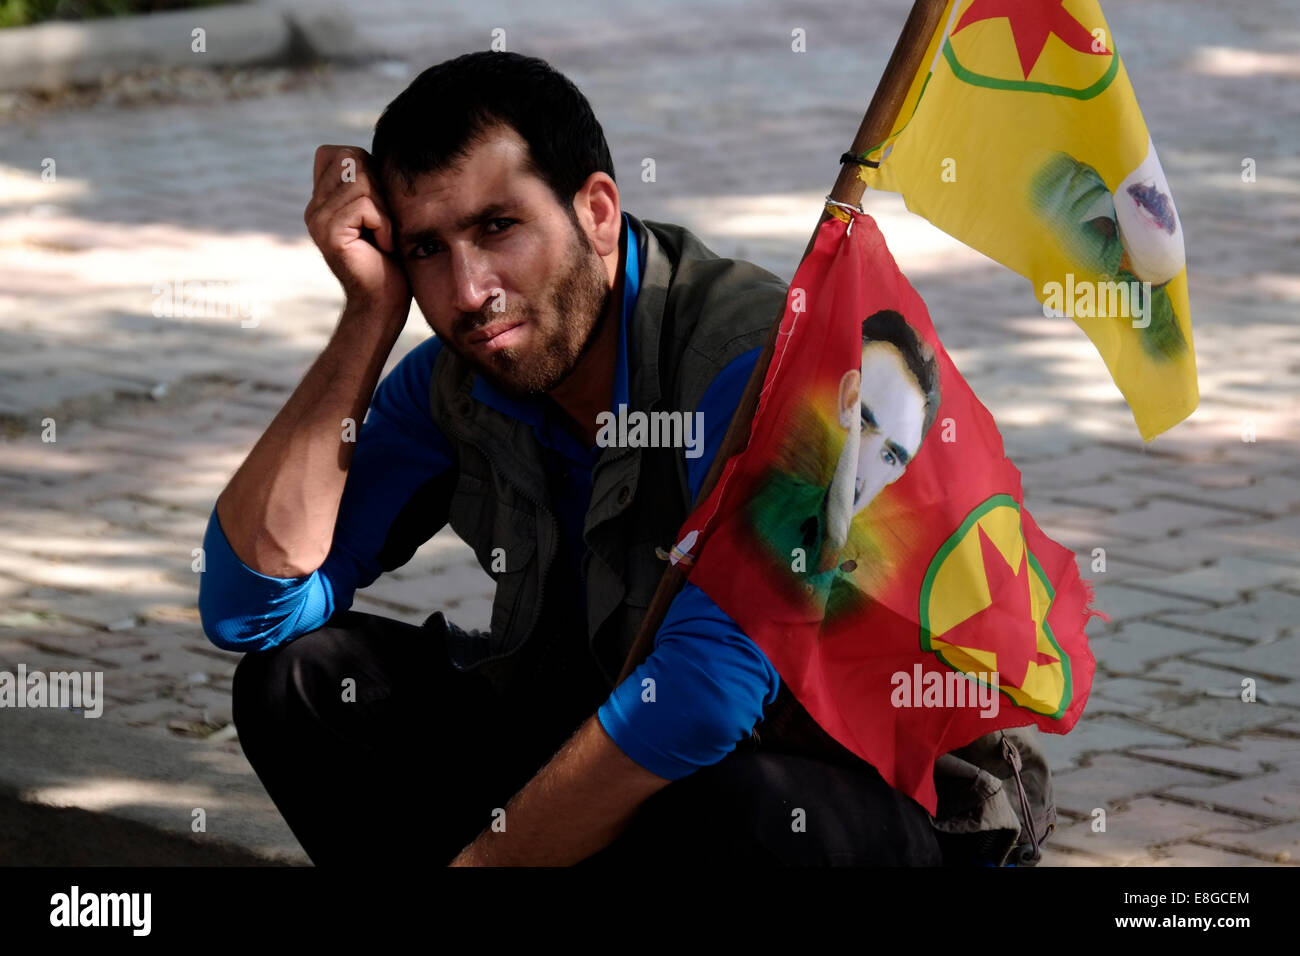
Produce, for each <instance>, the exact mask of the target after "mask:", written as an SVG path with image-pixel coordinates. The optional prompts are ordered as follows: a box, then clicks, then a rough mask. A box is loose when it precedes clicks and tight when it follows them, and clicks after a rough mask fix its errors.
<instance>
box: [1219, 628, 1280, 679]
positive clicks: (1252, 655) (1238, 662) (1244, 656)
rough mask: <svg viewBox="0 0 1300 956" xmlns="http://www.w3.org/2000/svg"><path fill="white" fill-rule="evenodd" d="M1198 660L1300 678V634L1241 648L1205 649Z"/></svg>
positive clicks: (1262, 673)
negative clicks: (1226, 650)
mask: <svg viewBox="0 0 1300 956" xmlns="http://www.w3.org/2000/svg"><path fill="white" fill-rule="evenodd" d="M1194 659H1196V660H1200V661H1203V662H1205V663H1207V664H1218V665H1221V666H1225V667H1233V668H1240V669H1241V670H1242V672H1243V673H1246V674H1259V675H1261V676H1265V677H1280V678H1284V679H1287V680H1300V636H1296V637H1285V638H1282V639H1281V640H1278V641H1274V642H1272V643H1270V644H1259V645H1256V646H1255V647H1251V648H1247V649H1245V650H1241V651H1230V652H1224V651H1201V652H1199V653H1197V654H1196V655H1194Z"/></svg>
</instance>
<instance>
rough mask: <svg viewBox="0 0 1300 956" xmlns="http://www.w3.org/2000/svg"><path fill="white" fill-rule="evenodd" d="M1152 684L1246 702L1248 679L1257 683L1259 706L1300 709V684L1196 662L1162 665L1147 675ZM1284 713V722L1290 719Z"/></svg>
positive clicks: (1175, 662)
mask: <svg viewBox="0 0 1300 956" xmlns="http://www.w3.org/2000/svg"><path fill="white" fill-rule="evenodd" d="M1146 676H1147V677H1149V678H1151V679H1152V680H1174V681H1178V682H1179V683H1180V684H1181V685H1182V686H1183V687H1184V688H1186V689H1187V690H1188V691H1189V693H1195V694H1196V695H1198V696H1200V695H1204V696H1207V697H1215V698H1219V699H1222V700H1235V701H1242V702H1243V703H1245V701H1244V700H1243V697H1242V695H1243V694H1244V693H1245V690H1246V685H1245V684H1244V683H1243V681H1244V680H1245V679H1247V678H1249V679H1251V680H1253V681H1254V682H1255V685H1254V694H1255V703H1258V704H1260V705H1262V706H1268V707H1274V708H1278V707H1280V708H1292V709H1295V708H1300V681H1286V680H1278V679H1275V678H1269V677H1265V676H1263V675H1260V674H1252V673H1250V672H1248V671H1244V670H1242V669H1241V668H1239V667H1232V666H1224V665H1220V664H1215V665H1213V666H1211V665H1208V664H1203V663H1200V662H1197V661H1195V660H1183V659H1181V658H1175V659H1173V660H1166V661H1161V662H1160V663H1159V664H1157V665H1156V666H1155V667H1154V668H1152V669H1151V670H1150V671H1149V672H1148V673H1147V675H1146ZM1286 716H1287V715H1286V712H1285V710H1283V718H1284V719H1285V717H1286Z"/></svg>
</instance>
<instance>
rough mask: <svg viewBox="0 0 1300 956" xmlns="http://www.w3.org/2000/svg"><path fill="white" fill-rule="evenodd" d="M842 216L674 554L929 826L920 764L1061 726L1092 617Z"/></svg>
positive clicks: (928, 342) (1069, 565) (1086, 670)
mask: <svg viewBox="0 0 1300 956" xmlns="http://www.w3.org/2000/svg"><path fill="white" fill-rule="evenodd" d="M845 215H846V219H841V218H838V217H832V218H830V219H828V220H827V221H826V222H825V223H823V224H822V226H821V227H820V229H819V230H818V234H817V241H816V243H815V245H814V248H813V250H812V252H811V253H810V254H809V255H808V256H807V257H806V258H805V259H804V261H803V263H802V264H801V265H800V267H799V270H798V272H797V273H796V275H795V279H794V282H793V283H792V284H791V287H790V292H789V294H788V296H787V300H786V311H785V315H784V317H783V318H782V321H781V334H780V336H779V338H778V341H777V346H776V351H775V352H774V354H773V357H772V363H771V366H770V367H769V369H768V373H767V377H766V379H765V380H764V383H763V391H762V395H761V398H760V400H759V405H758V411H757V413H756V416H755V419H754V425H753V430H752V433H751V435H750V440H749V444H748V446H747V447H746V449H745V451H744V452H743V453H742V454H740V455H737V456H736V457H734V458H732V459H731V461H729V462H728V464H727V466H726V468H725V469H724V471H723V474H722V478H721V480H720V481H719V482H718V484H717V485H716V486H715V487H714V489H713V491H712V493H711V494H710V495H709V496H708V498H706V499H705V500H704V501H703V502H702V503H701V504H700V506H699V507H698V508H696V509H695V511H694V512H692V514H691V515H690V517H689V518H687V520H686V523H685V524H684V525H683V526H682V530H681V534H680V535H679V539H680V541H679V544H678V546H677V549H676V550H677V554H678V555H682V554H688V553H689V554H695V555H698V557H697V558H695V559H694V561H693V565H692V566H691V569H690V580H691V581H692V583H694V584H696V585H697V586H698V587H700V588H701V589H702V590H704V591H705V592H706V593H707V594H708V595H709V596H710V597H711V598H712V599H713V600H714V601H715V602H716V603H717V604H718V606H719V607H720V608H722V610H723V611H725V612H726V613H727V614H729V615H730V616H731V617H732V618H733V619H735V621H736V622H737V623H738V624H739V625H740V627H741V628H742V629H743V630H744V632H745V633H746V634H747V635H749V637H750V638H751V639H752V640H753V641H754V642H755V643H757V644H758V646H759V647H761V648H762V649H763V651H764V653H765V654H767V656H768V658H769V659H770V660H771V661H772V664H773V666H775V667H776V669H777V671H778V673H779V674H780V675H781V678H782V680H784V681H785V682H786V683H787V684H788V685H789V687H790V689H791V691H792V692H793V693H794V695H795V697H797V698H798V699H799V701H800V702H801V703H802V704H803V706H804V707H805V708H806V709H807V710H808V712H809V714H810V715H811V716H812V717H813V719H815V720H816V721H817V722H818V724H820V725H821V726H822V728H824V729H825V730H826V731H827V732H828V733H829V734H830V735H831V736H832V737H834V738H835V739H836V740H838V741H839V742H840V743H842V744H843V745H844V746H846V747H848V748H849V749H850V750H852V751H853V752H854V753H856V754H858V755H859V756H861V757H862V758H863V759H865V760H867V761H868V762H869V763H871V764H872V765H873V766H874V767H876V769H877V770H879V771H880V773H881V775H882V776H883V777H884V778H885V779H886V780H887V781H888V782H889V783H890V784H891V785H893V786H894V787H896V788H897V789H899V790H901V791H902V792H904V793H907V794H908V795H910V796H912V797H913V798H915V799H916V800H917V801H918V802H919V803H921V804H922V805H923V806H925V807H926V808H927V809H928V810H929V811H930V812H931V814H933V813H935V811H936V800H937V797H936V794H935V789H934V779H933V771H934V762H935V760H936V758H937V757H939V756H940V755H942V754H944V753H947V752H948V751H950V750H954V749H956V748H958V747H961V746H963V745H965V744H967V743H970V742H971V741H972V740H974V739H975V738H977V737H980V736H982V735H984V734H986V733H989V732H991V731H994V730H998V729H1000V728H1004V727H1016V726H1024V725H1027V724H1036V725H1037V726H1038V727H1039V728H1040V729H1042V730H1045V731H1048V732H1050V733H1066V732H1067V731H1069V730H1070V728H1072V727H1073V726H1074V724H1075V722H1076V721H1077V720H1078V719H1079V715H1080V714H1081V713H1082V711H1083V707H1084V704H1085V703H1086V701H1087V697H1088V691H1089V689H1090V687H1091V684H1092V675H1093V670H1094V661H1093V657H1092V654H1091V652H1090V651H1089V650H1088V645H1087V639H1086V637H1085V635H1084V625H1085V624H1086V623H1087V621H1088V618H1089V617H1090V616H1091V614H1092V613H1094V612H1093V611H1092V610H1091V609H1090V607H1089V604H1090V599H1091V595H1090V591H1089V588H1088V587H1087V585H1086V584H1085V583H1084V582H1083V581H1082V580H1081V579H1080V577H1079V572H1078V568H1077V567H1076V565H1075V560H1074V555H1073V554H1072V553H1071V552H1070V551H1068V550H1066V549H1065V548H1063V547H1061V546H1060V545H1058V544H1057V543H1056V542H1054V541H1052V540H1051V539H1050V538H1048V537H1047V536H1046V535H1044V534H1043V533H1042V532H1041V531H1040V530H1039V529H1038V526H1037V525H1036V524H1035V523H1034V521H1033V519H1032V518H1031V517H1030V515H1029V512H1028V511H1026V510H1025V509H1024V507H1023V492H1022V490H1021V486H1020V473H1019V471H1017V470H1016V468H1015V466H1014V465H1012V464H1011V462H1010V461H1009V460H1008V459H1007V458H1006V456H1005V455H1004V453H1003V449H1002V438H1001V436H1000V435H999V434H998V430H997V427H996V426H995V424H994V422H993V418H992V416H991V415H990V414H989V412H988V410H987V409H986V408H985V407H984V406H983V405H982V404H981V403H980V402H979V400H978V399H977V398H976V397H975V394H974V393H973V392H972V391H971V389H970V386H969V385H967V384H966V381H965V380H964V379H963V378H962V377H961V375H960V374H959V373H958V372H957V369H956V368H955V367H954V366H953V364H952V362H951V361H950V360H949V358H948V355H947V353H946V352H945V351H944V349H943V346H942V345H941V344H940V342H939V339H938V336H937V335H936V334H935V330H934V327H933V325H932V324H931V323H930V317H929V315H928V313H927V312H926V309H925V305H924V303H923V302H922V301H921V298H920V296H918V295H917V293H916V291H915V290H914V289H913V288H912V287H911V285H910V284H909V283H908V282H907V280H906V279H905V278H904V277H903V275H902V274H901V273H900V272H899V271H898V267H897V265H896V264H895V263H894V259H893V257H892V256H891V255H890V253H889V250H888V248H886V246H885V241H884V237H883V236H881V234H880V231H879V229H877V227H876V224H875V222H874V220H872V219H871V217H870V216H866V215H860V214H856V213H852V214H845ZM674 560H676V558H674Z"/></svg>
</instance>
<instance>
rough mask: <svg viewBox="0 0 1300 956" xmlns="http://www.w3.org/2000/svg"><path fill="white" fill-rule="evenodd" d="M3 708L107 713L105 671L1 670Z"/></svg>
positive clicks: (0, 703) (23, 666)
mask: <svg viewBox="0 0 1300 956" xmlns="http://www.w3.org/2000/svg"><path fill="white" fill-rule="evenodd" d="M0 707H53V708H61V709H64V710H80V711H81V712H82V713H81V716H83V717H99V716H100V715H101V714H103V713H104V672H103V671H51V672H50V673H49V674H45V673H44V672H42V671H28V670H27V665H26V664H19V665H18V673H17V674H14V673H12V672H11V671H0Z"/></svg>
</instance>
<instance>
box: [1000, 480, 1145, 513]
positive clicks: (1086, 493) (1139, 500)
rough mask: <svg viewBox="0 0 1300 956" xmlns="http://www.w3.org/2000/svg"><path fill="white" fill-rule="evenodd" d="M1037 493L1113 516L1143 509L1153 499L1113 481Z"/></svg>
mask: <svg viewBox="0 0 1300 956" xmlns="http://www.w3.org/2000/svg"><path fill="white" fill-rule="evenodd" d="M1037 491H1038V493H1039V494H1040V495H1041V496H1042V497H1043V498H1045V499H1047V500H1049V501H1052V502H1054V503H1057V504H1062V505H1067V506H1069V505H1073V506H1076V507H1084V508H1090V509H1099V510H1102V511H1106V512H1110V513H1112V514H1113V513H1115V512H1118V511H1130V510H1132V509H1134V508H1137V507H1141V506H1142V505H1144V504H1146V502H1147V500H1148V499H1149V498H1151V497H1152V495H1150V494H1149V493H1147V492H1145V491H1143V490H1142V489H1140V488H1135V487H1133V486H1132V485H1127V484H1123V483H1121V482H1118V481H1113V480H1111V481H1098V482H1096V483H1094V484H1088V485H1070V486H1069V487H1067V488H1042V489H1037ZM1027 496H1028V492H1026V497H1027ZM1031 510H1032V509H1031Z"/></svg>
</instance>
